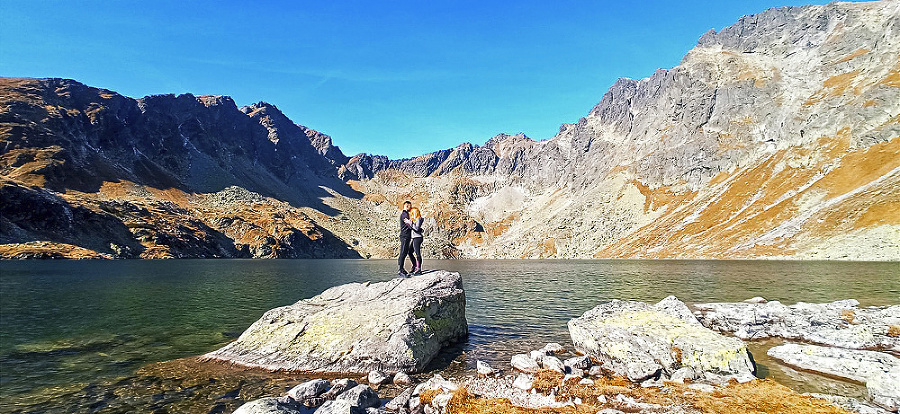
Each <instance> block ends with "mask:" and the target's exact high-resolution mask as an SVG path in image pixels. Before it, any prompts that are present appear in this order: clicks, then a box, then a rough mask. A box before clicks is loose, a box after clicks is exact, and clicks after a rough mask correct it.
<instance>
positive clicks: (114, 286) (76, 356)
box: [0, 260, 900, 412]
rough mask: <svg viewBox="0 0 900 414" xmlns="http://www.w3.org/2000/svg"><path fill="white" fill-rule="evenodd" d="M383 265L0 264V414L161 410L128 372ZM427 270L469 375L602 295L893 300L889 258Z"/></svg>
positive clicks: (817, 383) (897, 289) (554, 331)
mask: <svg viewBox="0 0 900 414" xmlns="http://www.w3.org/2000/svg"><path fill="white" fill-rule="evenodd" d="M394 263H395V262H394V261H392V260H167V261H41V262H37V261H29V262H0V311H2V312H0V316H2V317H0V412H16V411H20V410H21V411H35V412H41V411H47V412H51V411H54V407H70V409H66V411H84V412H89V411H100V412H102V411H104V407H107V408H108V411H109V412H114V411H115V410H116V408H114V407H119V408H118V409H121V407H130V408H133V409H136V410H139V411H144V409H146V408H149V405H148V404H150V403H148V401H157V402H158V404H162V405H161V406H159V407H156V406H154V407H156V408H154V409H160V410H163V411H165V410H166V405H165V402H166V401H175V400H176V399H177V398H178V397H177V395H176V396H172V397H171V398H168V397H167V395H168V394H167V393H171V392H174V390H169V389H168V388H167V387H171V388H178V389H185V385H184V383H183V381H182V382H178V383H170V382H167V381H165V378H163V379H160V378H159V377H160V375H159V374H158V373H156V374H154V375H156V376H155V377H154V379H153V380H152V381H151V380H148V379H147V377H146V376H140V375H137V374H136V373H137V372H138V371H139V370H140V369H141V367H147V366H148V364H153V363H157V362H161V361H167V360H173V359H177V358H184V357H189V356H193V355H199V354H202V353H205V352H208V351H211V350H214V349H216V348H218V347H219V346H221V345H223V344H225V343H227V342H228V341H231V340H233V339H234V338H236V337H237V336H238V335H239V334H240V333H241V332H242V331H243V330H244V329H245V328H246V327H247V326H249V325H250V324H251V323H252V322H253V321H255V320H256V319H257V318H259V317H260V316H261V315H262V313H263V312H265V311H266V310H268V309H271V308H274V307H277V306H283V305H287V304H290V303H293V302H295V301H297V300H301V299H305V298H308V297H311V296H314V295H316V294H318V293H319V292H321V291H323V290H325V289H327V288H328V287H331V286H334V285H338V284H343V283H348V282H354V281H358V282H361V281H366V280H371V281H383V280H388V279H390V278H392V277H394V274H393V272H392V270H393V269H394V267H393V266H394ZM429 266H430V267H432V268H442V269H447V270H451V271H457V272H460V273H461V274H462V275H463V281H464V285H465V289H466V297H467V309H466V313H467V319H468V322H469V326H470V332H471V334H470V337H469V339H468V341H467V342H466V343H465V344H463V345H462V351H463V353H464V354H463V356H462V357H460V358H458V359H457V361H456V362H457V365H459V366H460V367H459V369H463V368H462V367H463V366H464V367H467V368H468V369H471V368H472V367H473V366H474V361H475V360H476V359H482V360H486V361H489V362H491V363H492V364H493V365H495V366H496V367H503V366H504V365H508V361H509V357H510V356H511V355H512V354H514V353H519V352H524V351H527V350H529V349H533V348H537V347H540V346H542V345H543V344H544V343H546V342H560V343H563V344H564V345H567V344H568V342H569V340H568V332H567V330H566V322H567V321H568V320H569V319H570V318H573V317H577V316H580V315H581V314H582V313H583V312H584V311H586V310H588V309H590V308H592V307H594V306H596V305H598V304H600V303H602V302H605V301H607V300H610V299H623V300H641V301H648V302H656V301H658V300H660V299H662V298H664V297H665V296H668V295H675V296H677V297H678V298H679V299H682V300H684V301H685V302H688V303H697V302H714V301H715V302H719V301H725V302H732V301H741V300H744V299H747V298H750V297H753V296H763V297H765V298H767V299H770V300H780V301H782V302H784V303H794V302H797V301H805V302H825V301H833V300H839V299H846V298H854V299H857V300H859V301H860V302H861V306H869V305H877V306H884V305H892V304H897V303H900V263H859V262H855V263H848V262H769V261H648V260H614V261H533V260H460V261H432V262H430V263H426V267H429ZM767 346H768V345H766V344H754V345H752V346H751V349H752V350H753V351H754V355H755V356H756V359H757V362H758V363H759V364H760V365H761V370H760V371H761V372H762V373H764V374H766V375H769V376H771V377H773V378H775V379H777V380H779V381H781V382H783V383H786V384H788V385H789V386H791V387H793V388H795V389H798V390H799V391H803V392H805V391H819V390H830V389H844V388H845V390H844V391H841V392H843V393H845V394H853V393H858V392H859V387H858V386H855V385H849V384H847V383H844V382H841V381H837V382H835V381H832V380H827V379H823V378H820V377H818V376H815V375H811V374H808V373H802V372H797V371H793V370H789V369H786V368H784V367H781V366H776V365H777V364H774V363H773V362H772V361H770V360H768V359H766V358H765V357H764V355H760V354H761V353H762V354H764V349H765V348H766V347H767ZM136 375H137V377H140V380H135V378H137V377H136ZM219 375H220V374H208V375H207V376H210V377H211V378H210V379H209V380H210V382H212V383H215V382H216V381H219V384H220V385H221V384H223V383H227V381H223V380H222V379H221V378H214V377H217V376H219ZM163 376H164V375H163ZM142 381H150V382H152V384H151V385H147V384H145V383H144V382H142ZM153 381H155V382H153ZM191 381H193V380H191ZM243 381H244V382H241V384H248V383H252V384H257V383H259V384H264V383H265V380H263V379H258V380H254V381H257V382H253V381H249V382H248V380H247V379H243ZM266 386H267V385H259V387H257V388H253V389H254V390H258V391H248V389H249V388H251V387H249V386H245V387H244V388H243V389H242V390H241V391H240V393H237V394H235V395H224V396H217V397H215V398H216V399H218V400H216V401H219V400H221V399H222V398H224V399H225V400H227V401H232V400H240V399H241V398H251V397H253V395H252V394H254V392H263V391H262V390H263V389H267V388H266ZM268 386H271V384H269V385H268ZM128 387H131V388H132V389H139V388H141V387H146V388H148V389H149V388H153V389H154V394H153V395H151V396H149V397H148V396H140V395H131V394H129V393H130V392H131V391H128V392H125V391H122V390H124V389H126V388H128ZM154 387H155V388H154ZM191 387H199V388H191ZM204 387H206V386H205V385H203V384H200V385H197V384H192V385H191V386H190V387H187V389H190V390H193V391H191V392H192V393H194V394H199V393H200V391H198V390H200V389H203V388H204ZM270 388H271V387H270ZM170 391H171V392H170ZM216 392H218V391H216ZM137 394H140V393H137ZM226 394H227V393H226ZM238 394H239V395H238ZM220 397H221V398H220ZM204 398H205V397H204ZM209 398H212V397H209ZM216 401H213V402H210V401H206V400H203V401H199V402H197V403H196V404H197V407H196V408H197V410H196V411H197V412H208V411H210V409H209V408H208V407H225V408H228V407H231V406H233V404H232V403H233V401H232V403H229V405H222V404H221V403H220V402H216ZM116 404H118V405H116ZM203 404H206V405H203ZM216 404H218V405H216ZM72 407H75V408H72ZM183 408H184V407H183V406H178V409H174V411H184V409H183ZM225 408H223V409H225ZM169 409H173V406H170V407H169ZM191 411H194V410H193V409H191Z"/></svg>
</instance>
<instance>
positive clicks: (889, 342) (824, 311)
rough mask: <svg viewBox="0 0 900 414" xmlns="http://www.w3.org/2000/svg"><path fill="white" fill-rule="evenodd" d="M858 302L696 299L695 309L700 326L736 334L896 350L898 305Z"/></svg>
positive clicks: (899, 347)
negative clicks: (865, 305) (873, 305)
mask: <svg viewBox="0 0 900 414" xmlns="http://www.w3.org/2000/svg"><path fill="white" fill-rule="evenodd" d="M858 305H859V302H858V301H856V300H854V299H847V300H841V301H836V302H831V303H803V302H800V303H797V304H794V305H790V306H787V305H784V304H782V303H781V302H778V301H772V302H766V303H700V304H696V305H694V307H695V308H696V309H697V312H696V315H697V318H698V319H700V322H702V323H703V325H704V326H707V327H709V328H711V329H715V330H718V331H722V332H728V333H731V334H733V335H735V336H737V337H738V338H744V339H762V338H769V337H779V338H784V339H790V340H802V341H805V342H811V343H817V344H822V345H830V346H835V347H841V348H850V349H872V350H883V351H894V352H900V334H898V332H900V305H894V306H890V307H886V308H860V307H858ZM892 327H893V328H892ZM893 330H896V331H897V332H894V331H893Z"/></svg>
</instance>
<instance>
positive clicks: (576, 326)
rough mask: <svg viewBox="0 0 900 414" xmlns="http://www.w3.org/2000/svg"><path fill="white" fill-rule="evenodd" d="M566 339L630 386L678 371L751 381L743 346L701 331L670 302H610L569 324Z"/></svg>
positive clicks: (683, 309)
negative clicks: (748, 379) (691, 370)
mask: <svg viewBox="0 0 900 414" xmlns="http://www.w3.org/2000/svg"><path fill="white" fill-rule="evenodd" d="M569 334H570V335H571V337H572V342H574V344H575V348H576V349H577V350H578V351H579V352H582V353H584V354H585V355H588V356H590V357H592V358H594V359H597V360H599V361H601V362H602V363H603V364H602V367H603V368H604V369H607V370H609V371H612V372H613V373H615V374H616V375H621V376H627V377H628V378H629V379H631V380H632V381H642V380H644V379H647V378H651V377H658V376H659V375H661V374H663V375H666V376H667V377H668V376H671V375H672V374H673V373H674V372H675V371H676V370H678V369H679V368H682V367H690V368H693V369H694V370H695V371H696V372H698V373H701V372H709V373H713V374H717V375H726V376H735V377H738V378H741V379H744V378H752V377H753V371H754V366H753V363H752V362H751V360H750V357H749V355H748V354H747V348H746V346H745V345H744V344H743V342H742V341H741V340H739V339H736V338H730V337H724V336H722V335H719V334H717V333H715V332H713V331H711V330H709V329H706V328H704V327H703V325H701V324H700V322H698V321H697V319H696V318H694V317H693V315H691V312H690V310H689V309H688V308H687V306H686V305H685V304H684V303H683V302H681V301H679V300H678V299H676V298H675V297H673V296H670V297H667V298H665V299H663V300H662V301H660V302H659V303H657V304H655V305H649V304H647V303H644V302H630V301H628V302H626V301H619V300H613V301H611V302H609V303H607V304H604V305H600V306H597V307H595V308H594V309H591V310H589V311H587V312H585V313H584V315H582V316H581V317H579V318H576V319H572V320H570V321H569Z"/></svg>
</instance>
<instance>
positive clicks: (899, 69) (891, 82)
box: [881, 58, 900, 88]
mask: <svg viewBox="0 0 900 414" xmlns="http://www.w3.org/2000/svg"><path fill="white" fill-rule="evenodd" d="M881 84H882V85H887V86H893V87H895V88H900V58H898V59H897V64H896V65H894V67H893V69H891V73H889V74H888V75H887V76H886V77H885V78H884V79H882V80H881Z"/></svg>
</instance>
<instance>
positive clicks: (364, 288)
mask: <svg viewBox="0 0 900 414" xmlns="http://www.w3.org/2000/svg"><path fill="white" fill-rule="evenodd" d="M465 309H466V296H465V292H464V291H463V286H462V278H461V277H460V276H459V274H458V273H451V272H447V271H436V272H431V273H428V274H427V275H424V276H416V277H412V278H396V279H393V280H390V281H387V282H381V283H368V282H366V283H350V284H346V285H341V286H335V287H333V288H330V289H328V290H326V291H324V292H322V293H321V294H320V295H318V296H315V297H312V298H310V299H305V300H301V301H299V302H297V303H295V304H293V305H289V306H283V307H280V308H275V309H272V310H270V311H268V312H266V313H265V314H264V315H263V316H262V317H261V318H260V319H259V320H257V321H256V322H254V323H253V325H251V326H250V327H249V328H247V330H246V331H244V333H243V334H241V336H240V337H239V338H238V339H237V340H236V341H234V342H232V343H230V344H228V345H226V346H225V347H223V348H221V349H219V350H216V351H213V352H210V353H208V354H206V355H205V357H206V358H209V359H217V360H223V361H228V362H232V363H235V364H239V365H245V366H252V367H259V368H264V369H269V370H288V371H301V372H318V373H359V374H364V373H368V372H370V371H373V370H380V371H385V372H397V371H404V372H420V371H422V370H423V369H424V368H425V366H426V365H427V364H428V362H429V361H431V359H432V358H434V356H435V355H437V353H438V352H439V351H440V350H441V348H442V347H444V346H446V345H448V344H451V343H453V342H457V341H460V340H462V339H464V338H465V337H466V335H467V334H468V325H467V322H466V314H465Z"/></svg>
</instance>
